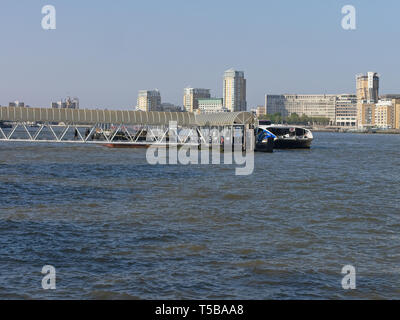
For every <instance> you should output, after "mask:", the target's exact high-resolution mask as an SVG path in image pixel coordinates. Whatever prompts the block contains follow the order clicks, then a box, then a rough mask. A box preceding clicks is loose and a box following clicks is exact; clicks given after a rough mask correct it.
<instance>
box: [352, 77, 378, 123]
mask: <svg viewBox="0 0 400 320" xmlns="http://www.w3.org/2000/svg"><path fill="white" fill-rule="evenodd" d="M356 89H357V122H358V126H359V127H363V126H365V125H368V126H371V125H373V124H374V123H375V120H374V117H375V104H376V103H377V102H378V100H379V75H378V74H377V73H376V72H368V73H367V74H359V75H357V76H356Z"/></svg>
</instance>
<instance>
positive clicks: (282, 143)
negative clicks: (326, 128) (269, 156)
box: [274, 138, 312, 149]
mask: <svg viewBox="0 0 400 320" xmlns="http://www.w3.org/2000/svg"><path fill="white" fill-rule="evenodd" d="M311 143H312V139H282V138H279V139H276V140H275V142H274V148H275V149H310V148H311Z"/></svg>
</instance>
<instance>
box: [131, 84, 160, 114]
mask: <svg viewBox="0 0 400 320" xmlns="http://www.w3.org/2000/svg"><path fill="white" fill-rule="evenodd" d="M136 109H137V110H140V111H160V110H161V94H160V91H158V90H157V89H155V90H140V91H139V94H138V98H137V106H136Z"/></svg>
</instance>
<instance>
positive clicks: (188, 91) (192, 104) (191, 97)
mask: <svg viewBox="0 0 400 320" xmlns="http://www.w3.org/2000/svg"><path fill="white" fill-rule="evenodd" d="M208 98H211V94H210V89H201V88H185V89H184V92H183V107H184V109H185V110H186V111H187V112H196V111H197V110H198V108H199V99H208Z"/></svg>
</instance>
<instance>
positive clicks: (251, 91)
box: [0, 0, 400, 110]
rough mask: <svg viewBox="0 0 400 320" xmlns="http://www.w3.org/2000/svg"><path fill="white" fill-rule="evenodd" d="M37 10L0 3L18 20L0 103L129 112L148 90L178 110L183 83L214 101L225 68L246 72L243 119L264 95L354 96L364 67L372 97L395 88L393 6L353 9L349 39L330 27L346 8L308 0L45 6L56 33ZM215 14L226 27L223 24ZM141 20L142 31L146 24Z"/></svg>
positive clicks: (6, 22)
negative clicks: (374, 73) (68, 104)
mask: <svg viewBox="0 0 400 320" xmlns="http://www.w3.org/2000/svg"><path fill="white" fill-rule="evenodd" d="M44 4H46V3H44V2H43V1H21V2H18V3H14V2H12V1H8V0H6V1H2V3H1V4H0V10H1V12H17V13H18V17H19V19H18V21H15V19H14V18H13V16H12V15H10V16H7V15H4V16H3V17H2V18H3V19H1V20H0V26H1V30H2V31H1V35H2V40H3V41H2V44H3V47H4V48H6V50H2V52H1V54H0V55H1V56H0V58H1V59H0V60H1V61H2V62H3V64H2V75H3V77H1V79H0V104H2V105H4V104H7V103H8V102H9V101H14V100H19V101H25V102H27V103H29V104H30V105H32V106H48V105H49V104H50V102H51V101H56V100H58V99H59V97H65V96H68V95H71V96H78V97H80V101H81V105H82V106H84V107H100V108H101V107H102V108H110V109H118V108H130V107H132V106H134V105H135V104H136V99H137V92H138V91H139V90H140V89H142V88H158V89H159V90H160V92H162V93H163V96H164V97H165V101H169V102H171V103H174V104H177V105H182V97H181V96H182V94H181V92H182V88H185V87H187V85H188V84H190V85H191V86H193V87H196V88H209V89H211V91H212V92H215V93H219V92H222V90H223V88H222V81H221V79H222V75H221V73H222V72H223V71H224V70H227V69H229V68H231V67H233V68H235V69H236V70H243V71H244V72H245V73H246V79H247V80H248V83H247V101H248V110H249V109H250V108H253V107H255V106H257V105H261V104H263V99H264V94H265V92H269V93H287V92H299V93H303V94H307V93H310V94H311V93H313V94H334V93H337V92H342V93H353V92H354V75H355V74H357V73H360V72H363V71H364V70H378V71H379V73H380V74H381V75H382V78H381V80H382V81H384V82H385V90H383V91H382V93H397V92H398V91H399V89H398V81H397V79H396V77H397V71H398V70H400V63H399V61H398V59H397V58H396V52H397V51H398V47H399V45H398V44H397V43H396V42H395V41H393V39H395V38H396V35H397V30H398V26H399V22H398V20H397V19H396V12H397V9H398V8H399V4H398V3H396V2H395V1H385V5H383V4H382V3H381V2H380V3H365V2H364V3H363V2H362V1H353V5H354V6H355V7H356V9H357V21H358V22H357V29H356V30H353V31H346V30H343V29H342V28H341V25H340V21H341V18H342V14H341V8H342V6H343V5H345V4H346V2H344V1H336V2H330V3H323V4H321V3H319V2H318V1H309V4H308V5H307V6H305V5H304V4H300V3H296V2H290V1H283V2H279V3H278V2H269V3H265V2H261V1H253V2H252V3H251V5H250V4H248V3H247V4H244V3H239V2H229V3H228V2H227V1H221V2H220V3H213V2H211V1H204V2H202V3H201V5H200V4H196V3H185V2H182V1H171V2H169V3H168V4H166V3H164V2H161V1H155V2H153V3H152V4H149V3H141V2H140V3H136V2H130V1H129V2H128V1H124V10H119V7H116V6H114V5H113V4H112V2H109V1H100V2H96V5H94V4H93V3H84V4H83V3H81V2H78V1H69V2H68V3H65V2H62V1H58V0H55V1H52V4H53V5H54V6H55V8H56V9H57V29H56V30H48V31H45V30H43V29H41V27H40V21H41V18H42V17H43V15H42V14H41V8H42V6H43V5H44ZM228 4H230V5H229V6H227V5H228ZM226 6H227V7H226ZM153 7H154V8H155V9H153V10H149V9H150V8H153ZM225 7H226V8H227V10H228V12H229V14H230V15H231V16H232V17H234V18H236V19H226V18H225V17H224V8H225ZM288 8H289V9H292V10H289V9H288ZM209 9H212V10H209ZM277 13H279V14H277ZM204 15H206V17H207V23H204V22H205V20H204ZM150 16H152V17H154V21H155V22H154V23H152V24H148V23H146V21H147V20H148V19H149V18H150ZM381 16H384V17H385V19H380V18H379V17H381ZM88 17H90V19H88ZM88 20H90V23H89V22H88ZM237 21H240V23H238V22H237ZM221 22H223V23H224V25H225V27H224V28H222V27H221ZM316 25H318V28H316ZM10 26H12V28H13V32H12V33H10V32H9V31H7V30H10ZM226 30H230V32H229V33H227V32H226ZM144 33H145V34H147V36H146V38H143V34H144ZM371 38H376V39H379V40H380V41H379V43H390V48H391V49H390V50H386V49H385V50H367V48H368V45H367V44H368V43H369V41H370V39H371ZM379 43H378V44H377V46H378V45H379ZM332 44H336V45H332ZM143 48H146V50H143ZM185 48H188V49H189V50H185ZM387 61H391V63H390V64H389V63H388V62H387ZM218 95H219V94H218Z"/></svg>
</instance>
